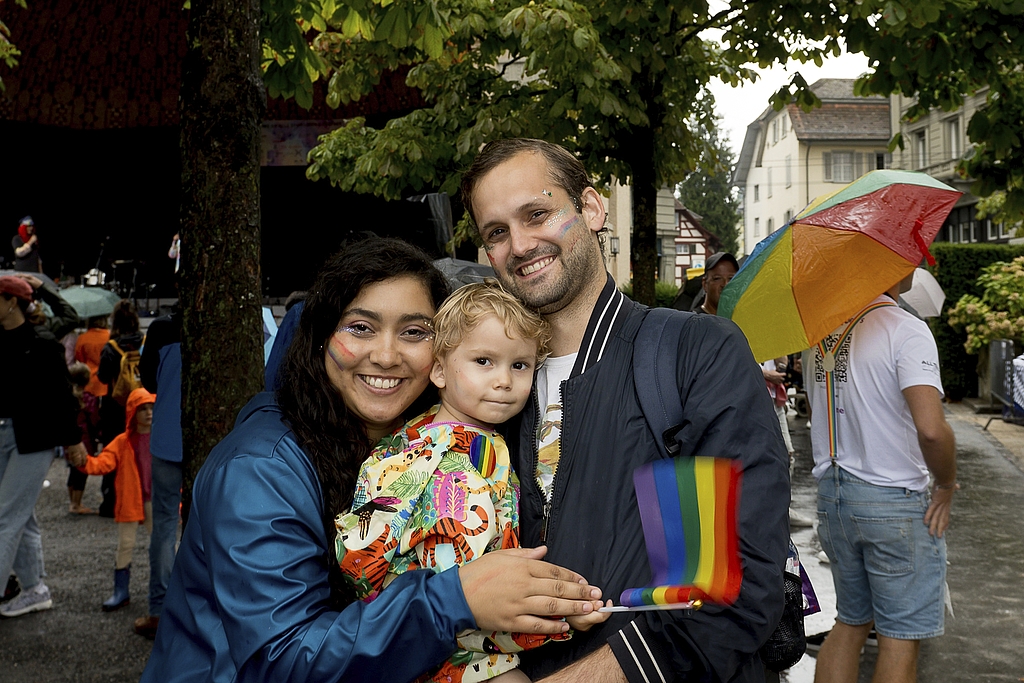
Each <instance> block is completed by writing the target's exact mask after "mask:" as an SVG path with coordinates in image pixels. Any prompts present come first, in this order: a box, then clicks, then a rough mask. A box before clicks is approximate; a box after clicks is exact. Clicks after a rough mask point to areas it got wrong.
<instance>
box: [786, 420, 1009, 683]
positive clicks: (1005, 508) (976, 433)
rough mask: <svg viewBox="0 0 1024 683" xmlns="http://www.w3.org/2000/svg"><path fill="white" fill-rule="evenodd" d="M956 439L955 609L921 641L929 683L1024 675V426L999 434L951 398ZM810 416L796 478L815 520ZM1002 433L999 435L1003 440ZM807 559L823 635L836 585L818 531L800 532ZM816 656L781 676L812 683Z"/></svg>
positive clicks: (865, 665)
mask: <svg viewBox="0 0 1024 683" xmlns="http://www.w3.org/2000/svg"><path fill="white" fill-rule="evenodd" d="M947 417H948V419H949V421H950V424H951V425H952V426H953V431H954V432H955V433H956V440H957V459H958V466H959V472H958V479H959V481H960V485H961V490H960V491H959V492H958V493H957V495H956V498H955V499H954V501H953V516H952V523H951V526H950V528H949V530H948V531H947V533H946V542H947V543H946V544H947V560H948V562H949V568H948V571H947V583H948V584H949V590H950V595H951V598H952V603H953V611H954V613H955V615H956V616H955V617H950V615H949V614H948V613H947V614H946V635H945V636H943V637H942V638H937V639H934V640H927V641H924V642H923V643H922V645H921V657H920V664H919V675H918V680H919V681H921V683H958V682H960V681H964V682H966V681H970V682H972V683H977V682H981V681H1013V682H1016V681H1019V680H1024V532H1022V531H1021V528H1020V525H1019V520H1020V518H1021V511H1022V510H1024V473H1022V471H1021V469H1020V468H1021V463H1024V427H1020V426H1017V425H1009V424H1004V423H1002V422H1001V421H999V420H996V421H994V422H993V423H992V425H991V431H992V433H991V434H990V433H986V432H984V431H982V429H981V426H982V425H984V424H985V422H987V420H988V417H989V416H976V415H974V414H973V413H972V412H971V411H970V410H969V409H967V408H966V407H965V406H962V405H951V406H947ZM805 424H806V421H805V420H799V419H797V418H796V417H795V416H794V415H793V413H792V412H791V413H790V432H791V434H792V436H793V445H794V448H796V450H797V466H796V474H795V475H794V481H793V502H794V509H796V510H797V511H799V512H800V513H801V514H803V515H805V516H808V517H811V518H815V517H816V506H815V495H816V491H817V488H816V486H815V483H814V480H813V478H812V477H811V476H810V471H811V456H810V438H809V430H808V429H807V428H806V427H805ZM994 434H995V435H998V437H999V438H996V436H994ZM793 537H794V540H795V541H796V543H797V546H798V547H799V548H800V555H801V559H802V561H803V563H804V567H805V568H806V569H807V572H808V574H809V575H810V577H811V582H812V584H813V585H814V588H815V592H816V594H817V596H818V598H819V599H820V600H821V603H822V612H821V613H820V614H816V615H812V616H810V617H808V618H807V619H806V623H805V626H806V629H807V633H808V634H809V635H810V634H815V633H822V632H824V631H827V630H828V629H829V628H831V626H832V623H833V621H834V619H835V593H834V592H833V588H832V577H831V573H830V571H829V567H828V565H827V564H822V563H820V562H819V561H818V560H817V559H816V557H815V556H816V555H817V553H818V551H819V550H821V546H820V545H819V544H818V540H817V535H816V533H815V532H814V530H811V529H806V530H796V531H794V534H793ZM876 654H877V650H876V649H874V648H871V647H867V648H865V652H864V655H863V658H862V664H861V675H860V682H861V683H869V682H870V681H871V673H872V671H873V670H874V668H873V667H874V659H875V656H876ZM813 679H814V658H813V656H812V655H811V654H808V655H805V656H804V658H803V660H801V661H800V663H798V664H797V665H796V666H795V667H793V669H791V670H790V671H789V673H788V678H784V679H783V680H787V681H789V683H810V682H811V681H813Z"/></svg>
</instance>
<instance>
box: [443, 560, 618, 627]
mask: <svg viewBox="0 0 1024 683" xmlns="http://www.w3.org/2000/svg"><path fill="white" fill-rule="evenodd" d="M546 553H547V548H544V547H541V548H515V549H512V550H498V551H495V552H493V553H487V554H485V555H482V556H481V557H480V558H479V559H477V560H474V561H473V562H470V563H469V564H467V565H464V566H462V567H459V569H458V572H459V579H460V581H461V582H462V592H463V593H464V594H465V596H466V603H467V604H468V605H469V609H470V611H471V612H472V613H473V618H474V619H475V620H476V624H477V628H478V629H480V630H481V631H518V632H520V633H540V634H544V635H551V634H555V633H564V632H565V631H568V630H569V625H568V624H567V623H565V622H563V621H560V620H558V617H561V616H577V615H583V614H590V613H591V612H593V611H594V601H595V600H600V599H601V589H599V588H596V587H594V586H590V585H587V582H586V580H585V579H584V578H583V577H582V576H580V575H579V574H577V573H576V572H573V571H569V570H568V569H563V568H562V567H558V566H556V565H553V564H548V563H547V562H541V561H540V559H541V558H542V557H544V555H545V554H546Z"/></svg>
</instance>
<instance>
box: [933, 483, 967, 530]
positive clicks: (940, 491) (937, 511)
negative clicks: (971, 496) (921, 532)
mask: <svg viewBox="0 0 1024 683" xmlns="http://www.w3.org/2000/svg"><path fill="white" fill-rule="evenodd" d="M959 489H960V484H957V483H954V484H953V485H952V486H950V487H948V488H938V487H933V488H932V502H931V505H929V506H928V511H927V512H925V513H924V523H925V525H926V526H927V527H928V533H929V534H931V535H932V536H937V537H938V538H942V534H943V533H944V532H945V531H946V528H947V527H949V510H950V508H951V507H952V506H953V494H954V493H955V492H956V491H958V490H959Z"/></svg>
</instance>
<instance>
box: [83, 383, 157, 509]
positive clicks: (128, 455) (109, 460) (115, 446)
mask: <svg viewBox="0 0 1024 683" xmlns="http://www.w3.org/2000/svg"><path fill="white" fill-rule="evenodd" d="M155 401H156V394H151V393H149V392H148V391H146V390H145V389H136V390H134V391H133V392H132V393H131V394H129V395H128V402H127V404H126V405H125V420H124V421H125V428H124V433H123V434H119V435H117V437H115V438H114V440H113V441H111V442H110V443H109V444H108V445H107V447H106V448H104V449H103V452H102V453H100V454H99V455H98V456H96V457H95V458H86V461H85V466H84V467H80V468H79V469H80V470H82V471H83V472H85V473H86V474H107V473H108V472H113V471H114V470H117V476H116V477H115V478H114V490H115V491H116V492H117V502H116V503H115V504H114V521H115V522H142V521H144V520H145V519H146V512H145V508H143V505H142V481H141V480H140V479H139V469H138V467H136V466H135V451H134V450H133V449H132V442H131V435H132V434H134V433H135V412H136V411H137V410H138V409H139V407H140V406H143V405H145V404H147V403H154V402H155Z"/></svg>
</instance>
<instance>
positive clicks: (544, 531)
mask: <svg viewBox="0 0 1024 683" xmlns="http://www.w3.org/2000/svg"><path fill="white" fill-rule="evenodd" d="M564 387H565V380H562V381H561V382H559V383H558V403H559V405H561V406H562V419H561V422H562V429H559V430H558V460H557V461H556V465H555V472H554V474H552V475H551V496H550V497H549V498H548V499H547V500H546V501H545V503H544V524H543V525H541V528H540V540H541V543H545V542H547V540H548V523H549V522H551V503H552V501H554V499H555V480H556V479H557V478H558V471H559V470H560V469H561V464H562V434H564V433H565V396H564V394H563V391H562V390H563V388H564ZM537 413H538V415H539V413H540V405H539V404H538V406H537ZM541 419H543V418H542V417H539V418H538V420H537V425H538V428H539V425H540V424H541ZM533 450H534V453H535V454H536V458H537V459H538V460H539V459H540V449H538V447H537V439H536V437H534V439H533ZM534 471H535V472H536V471H537V464H536V463H534ZM541 495H542V496H543V495H544V490H543V489H541Z"/></svg>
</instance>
